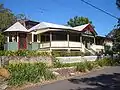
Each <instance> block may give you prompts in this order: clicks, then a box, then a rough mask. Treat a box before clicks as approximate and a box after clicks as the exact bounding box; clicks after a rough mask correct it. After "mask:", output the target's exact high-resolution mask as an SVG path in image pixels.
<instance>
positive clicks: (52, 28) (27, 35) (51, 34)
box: [4, 22, 112, 54]
mask: <svg viewBox="0 0 120 90" xmlns="http://www.w3.org/2000/svg"><path fill="white" fill-rule="evenodd" d="M4 33H5V36H6V43H5V45H4V49H5V50H19V49H26V50H44V51H54V50H55V51H62V50H64V51H82V52H86V51H87V52H90V53H92V54H94V53H95V52H99V51H104V45H107V44H108V45H109V46H111V47H112V40H111V39H107V38H105V37H101V36H98V34H97V32H96V31H95V30H94V28H93V27H92V26H91V24H85V25H81V26H77V27H69V26H64V25H58V24H53V23H47V22H40V23H36V24H35V25H33V26H31V28H27V29H26V26H25V25H22V24H21V23H20V22H16V23H15V24H14V25H12V26H11V27H9V28H8V29H7V30H5V32H4Z"/></svg>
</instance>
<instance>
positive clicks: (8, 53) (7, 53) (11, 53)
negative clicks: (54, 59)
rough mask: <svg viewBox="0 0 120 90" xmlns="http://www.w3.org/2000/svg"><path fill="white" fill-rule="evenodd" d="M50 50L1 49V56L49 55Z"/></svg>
mask: <svg viewBox="0 0 120 90" xmlns="http://www.w3.org/2000/svg"><path fill="white" fill-rule="evenodd" d="M49 55H50V53H48V52H39V51H29V50H18V51H0V56H49Z"/></svg>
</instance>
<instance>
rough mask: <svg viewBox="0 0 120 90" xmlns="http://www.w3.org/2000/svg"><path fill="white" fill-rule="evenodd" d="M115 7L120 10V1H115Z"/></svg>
mask: <svg viewBox="0 0 120 90" xmlns="http://www.w3.org/2000/svg"><path fill="white" fill-rule="evenodd" d="M116 5H117V7H118V8H120V0H116Z"/></svg>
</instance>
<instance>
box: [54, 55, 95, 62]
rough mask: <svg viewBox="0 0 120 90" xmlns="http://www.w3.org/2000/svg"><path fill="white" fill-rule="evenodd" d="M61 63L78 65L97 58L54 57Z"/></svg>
mask: <svg viewBox="0 0 120 90" xmlns="http://www.w3.org/2000/svg"><path fill="white" fill-rule="evenodd" d="M56 59H57V60H59V61H60V62H61V63H78V62H84V61H95V60H96V59H97V56H83V57H81V56H70V57H56Z"/></svg>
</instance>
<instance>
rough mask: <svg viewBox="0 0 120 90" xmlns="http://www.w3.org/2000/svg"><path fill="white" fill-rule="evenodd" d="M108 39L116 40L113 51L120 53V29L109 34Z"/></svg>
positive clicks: (117, 28)
mask: <svg viewBox="0 0 120 90" xmlns="http://www.w3.org/2000/svg"><path fill="white" fill-rule="evenodd" d="M107 37H110V38H112V39H113V40H114V43H113V51H114V52H119V51H120V27H118V26H117V27H116V28H115V29H113V30H112V31H111V32H110V33H108V35H107Z"/></svg>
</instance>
